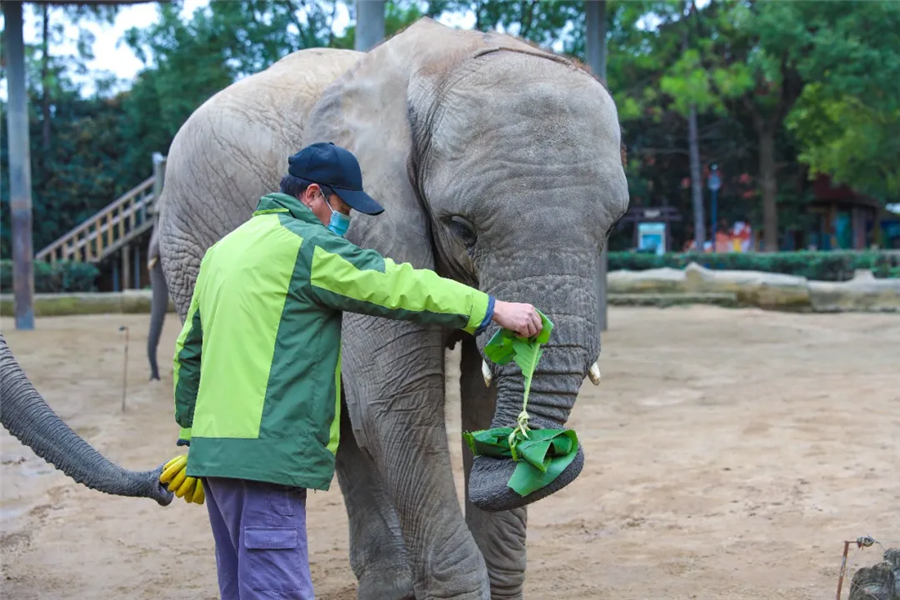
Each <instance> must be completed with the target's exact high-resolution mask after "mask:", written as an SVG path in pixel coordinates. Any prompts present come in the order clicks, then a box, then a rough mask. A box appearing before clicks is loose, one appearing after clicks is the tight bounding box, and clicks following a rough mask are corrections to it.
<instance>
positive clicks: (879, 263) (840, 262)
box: [608, 251, 900, 281]
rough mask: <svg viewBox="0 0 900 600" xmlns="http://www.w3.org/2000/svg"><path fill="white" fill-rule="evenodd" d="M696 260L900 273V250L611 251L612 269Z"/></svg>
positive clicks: (811, 273) (800, 272)
mask: <svg viewBox="0 0 900 600" xmlns="http://www.w3.org/2000/svg"><path fill="white" fill-rule="evenodd" d="M692 262H695V263H697V264H698V265H700V266H703V267H706V268H707V269H720V270H734V271H765V272H769V273H784V274H786V275H797V276H800V277H806V278H807V279H813V280H817V281H847V280H849V279H852V277H853V271H854V270H856V269H870V270H871V271H872V272H873V273H874V274H875V277H900V253H896V252H872V251H866V252H852V251H844V252H841V251H832V252H765V253H760V252H746V253H744V252H729V253H718V254H698V253H670V254H664V255H662V256H657V255H655V254H645V253H638V252H610V253H609V267H608V268H609V270H610V271H619V270H627V271H645V270H647V269H661V268H664V267H669V268H672V269H683V268H684V267H686V266H688V265H689V264H690V263H692Z"/></svg>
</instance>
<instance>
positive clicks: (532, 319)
mask: <svg viewBox="0 0 900 600" xmlns="http://www.w3.org/2000/svg"><path fill="white" fill-rule="evenodd" d="M492 320H493V321H494V323H496V324H497V325H499V326H500V327H505V328H506V329H509V330H512V331H515V332H516V333H518V334H519V335H520V336H522V337H526V338H530V337H534V336H536V335H537V334H539V333H540V332H541V329H542V328H543V326H544V324H543V323H542V322H541V315H539V314H538V313H537V310H535V308H534V307H533V306H532V305H530V304H520V303H518V302H502V301H500V300H496V301H494V317H493V319H492Z"/></svg>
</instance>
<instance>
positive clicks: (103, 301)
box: [0, 290, 175, 317]
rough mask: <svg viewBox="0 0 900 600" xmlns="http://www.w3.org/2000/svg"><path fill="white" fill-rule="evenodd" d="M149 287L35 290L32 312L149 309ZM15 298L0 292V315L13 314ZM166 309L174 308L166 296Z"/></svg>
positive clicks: (57, 313) (52, 314) (54, 313)
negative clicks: (72, 291) (59, 291)
mask: <svg viewBox="0 0 900 600" xmlns="http://www.w3.org/2000/svg"><path fill="white" fill-rule="evenodd" d="M152 298H153V294H152V292H150V290H126V291H124V292H86V293H80V294H35V295H34V316H36V317H58V316H63V315H96V314H107V313H129V314H139V313H149V312H150V301H151V299H152ZM14 307H15V301H14V298H13V295H12V294H3V295H2V296H0V315H3V316H12V315H13V314H14ZM168 312H175V303H174V302H172V299H171V298H170V299H169V306H168Z"/></svg>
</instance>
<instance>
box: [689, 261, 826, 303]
mask: <svg viewBox="0 0 900 600" xmlns="http://www.w3.org/2000/svg"><path fill="white" fill-rule="evenodd" d="M685 278H686V284H687V290H688V291H689V292H707V293H709V292H719V293H728V292H730V293H733V294H736V295H737V297H738V301H739V302H740V303H741V304H744V305H750V306H758V307H760V308H767V309H777V310H807V309H809V308H810V306H811V305H810V298H809V286H808V283H809V282H808V281H807V279H806V278H805V277H797V276H795V275H784V274H782V273H766V272H763V271H718V270H712V269H706V268H704V267H701V266H700V265H698V264H697V263H691V264H689V265H688V266H687V268H685Z"/></svg>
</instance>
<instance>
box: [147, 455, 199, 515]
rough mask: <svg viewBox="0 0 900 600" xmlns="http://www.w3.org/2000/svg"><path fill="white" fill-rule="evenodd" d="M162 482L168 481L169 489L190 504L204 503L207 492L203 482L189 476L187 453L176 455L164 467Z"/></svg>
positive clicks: (160, 480)
mask: <svg viewBox="0 0 900 600" xmlns="http://www.w3.org/2000/svg"><path fill="white" fill-rule="evenodd" d="M159 482H160V483H168V484H169V485H168V486H167V489H168V490H169V491H170V492H173V493H174V494H175V495H176V496H178V497H179V498H184V501H185V502H187V503H188V504H190V503H191V502H193V503H194V504H203V501H204V500H205V499H206V494H204V492H203V484H202V483H201V482H200V480H199V479H197V478H196V477H188V476H187V454H182V455H181V456H176V457H175V458H173V459H172V460H170V461H169V462H167V463H166V466H165V467H163V472H162V475H160V476H159Z"/></svg>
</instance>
